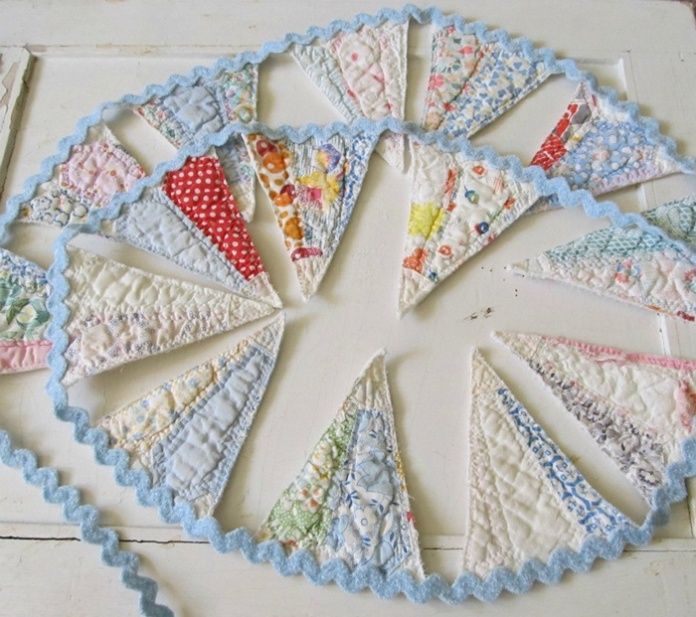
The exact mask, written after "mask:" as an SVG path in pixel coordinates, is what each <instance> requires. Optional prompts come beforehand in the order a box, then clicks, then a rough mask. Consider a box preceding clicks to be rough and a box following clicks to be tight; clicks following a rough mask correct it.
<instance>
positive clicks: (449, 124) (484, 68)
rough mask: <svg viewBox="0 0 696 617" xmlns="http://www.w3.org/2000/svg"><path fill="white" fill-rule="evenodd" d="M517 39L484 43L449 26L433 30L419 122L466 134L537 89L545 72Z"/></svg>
mask: <svg viewBox="0 0 696 617" xmlns="http://www.w3.org/2000/svg"><path fill="white" fill-rule="evenodd" d="M550 74H551V73H550V71H549V69H548V67H547V66H546V64H545V63H544V62H543V61H542V60H541V58H538V57H537V58H534V57H531V56H530V54H528V53H527V52H526V50H524V49H523V48H522V47H521V46H520V45H519V44H518V43H516V42H515V41H513V42H512V43H511V44H504V43H502V42H500V41H491V42H486V41H482V40H480V39H479V37H477V36H476V34H473V33H472V34H467V33H464V32H462V31H461V30H458V29H457V28H456V27H455V26H453V25H452V26H445V27H443V28H439V29H437V30H436V31H435V32H434V33H433V40H432V51H431V65H430V78H429V81H428V89H427V93H426V98H425V118H424V120H423V126H424V127H425V128H426V129H427V130H430V131H434V130H442V131H446V132H447V133H448V134H450V135H452V136H455V137H456V136H460V135H464V136H467V137H468V136H471V135H473V134H474V133H476V132H477V131H479V130H480V129H482V128H483V127H485V126H486V125H488V124H490V123H491V122H493V120H495V119H496V118H498V117H499V116H500V115H502V114H503V113H505V112H506V111H507V110H509V109H510V108H512V107H514V106H515V105H516V104H517V103H519V102H520V101H521V100H522V99H523V98H524V97H525V96H527V95H528V94H529V93H530V92H532V91H533V90H535V89H536V88H538V87H539V86H540V85H541V84H542V83H543V82H544V81H545V80H546V79H547V78H548V77H549V75H550Z"/></svg>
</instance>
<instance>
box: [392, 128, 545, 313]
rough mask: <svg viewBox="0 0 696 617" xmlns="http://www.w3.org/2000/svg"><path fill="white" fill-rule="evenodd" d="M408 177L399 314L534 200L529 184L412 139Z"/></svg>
mask: <svg viewBox="0 0 696 617" xmlns="http://www.w3.org/2000/svg"><path fill="white" fill-rule="evenodd" d="M411 151H412V153H413V178H412V183H411V204H410V212H409V219H408V230H407V235H406V242H405V246H404V257H403V262H402V268H401V287H400V292H399V314H402V315H403V314H404V313H406V312H407V311H408V310H410V309H411V308H412V307H414V306H415V305H417V304H418V303H419V302H421V301H422V300H423V299H424V298H425V297H426V296H427V295H428V294H429V293H430V292H431V291H432V290H433V289H434V288H435V287H436V286H437V285H438V283H440V281H442V280H444V279H445V278H447V277H448V276H449V275H450V274H452V272H454V271H455V270H456V269H457V268H459V266H461V265H462V264H463V263H464V262H465V261H466V260H467V259H469V258H470V257H471V256H472V255H474V254H476V253H478V252H479V251H480V250H481V249H483V248H484V247H485V246H487V245H488V244H490V243H491V242H493V240H495V239H496V238H497V237H498V234H500V233H501V232H502V231H504V230H505V229H507V227H509V226H510V225H511V224H512V223H514V222H515V221H516V220H517V219H518V218H519V217H520V216H521V215H522V213H523V212H524V211H525V210H526V209H527V208H529V206H530V205H531V204H533V203H534V202H535V201H536V199H537V197H538V193H537V191H536V189H535V188H534V186H533V185H532V183H530V182H519V181H517V180H513V179H512V178H511V177H510V174H509V173H508V172H506V171H502V170H500V169H496V168H495V167H492V166H491V165H490V163H488V162H487V161H483V160H472V159H467V158H466V157H465V156H464V155H463V154H461V153H450V152H444V151H443V150H441V149H440V148H439V147H438V146H428V145H424V144H418V143H416V142H415V141H413V142H412V145H411Z"/></svg>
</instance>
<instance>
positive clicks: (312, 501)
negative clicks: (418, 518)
mask: <svg viewBox="0 0 696 617" xmlns="http://www.w3.org/2000/svg"><path fill="white" fill-rule="evenodd" d="M258 538H259V540H261V541H268V540H277V541H279V542H280V543H281V545H282V546H283V547H284V548H285V550H286V551H287V552H288V553H293V552H295V551H298V550H304V551H308V552H310V553H311V554H312V555H313V556H314V557H315V559H316V560H317V562H318V563H320V564H321V563H324V562H330V561H334V560H341V561H343V562H344V563H345V564H346V565H347V566H348V567H349V568H351V569H353V568H374V569H377V570H378V571H379V572H381V573H383V574H385V575H387V576H389V575H394V574H396V573H399V572H401V573H408V574H410V575H411V576H412V577H413V578H415V579H416V580H422V579H423V565H422V563H421V558H420V550H419V548H418V534H417V532H416V528H415V526H414V518H413V514H412V513H411V509H410V506H409V498H408V493H407V490H406V481H405V479H404V477H403V469H402V465H401V459H400V456H399V450H398V446H397V443H396V434H395V431H394V418H393V411H392V405H391V400H390V396H389V387H388V385H387V373H386V368H385V365H384V352H380V353H379V354H377V355H376V356H375V357H374V358H373V359H372V360H371V361H370V363H369V364H368V366H367V367H366V368H365V370H364V372H363V373H362V374H361V375H360V377H358V379H357V381H356V382H355V384H354V385H353V388H352V390H351V392H350V394H349V395H348V397H347V398H346V400H345V401H344V403H343V405H342V406H341V409H340V410H339V412H338V415H337V416H336V419H335V420H334V421H333V422H332V423H331V425H330V426H329V428H328V429H327V431H326V432H325V433H324V435H323V436H322V437H321V439H320V440H319V443H318V444H317V445H316V446H315V448H314V450H313V451H312V454H311V455H310V457H309V460H308V461H307V463H306V465H305V466H304V468H303V469H302V471H301V472H300V475H299V476H297V478H296V479H295V481H294V482H293V483H292V484H291V485H290V486H289V487H288V488H287V489H286V490H285V492H284V493H283V494H282V495H281V497H280V499H279V500H278V502H277V503H276V505H275V506H274V507H273V509H272V510H271V513H270V515H269V516H268V518H267V520H266V521H265V523H264V524H263V526H262V527H261V530H260V531H259V533H258Z"/></svg>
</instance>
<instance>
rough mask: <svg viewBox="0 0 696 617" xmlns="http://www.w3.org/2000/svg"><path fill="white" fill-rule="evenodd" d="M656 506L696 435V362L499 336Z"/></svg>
mask: <svg viewBox="0 0 696 617" xmlns="http://www.w3.org/2000/svg"><path fill="white" fill-rule="evenodd" d="M496 337H497V338H498V339H499V340H500V341H501V342H502V343H503V344H505V345H506V346H507V347H508V348H510V349H511V350H512V351H513V352H514V353H515V354H517V355H518V356H519V357H520V358H521V359H522V360H524V361H525V362H527V364H529V366H530V367H531V369H532V370H533V371H534V372H535V373H537V375H539V376H540V377H541V378H542V379H543V380H544V382H545V383H546V385H547V386H548V387H549V388H550V389H551V391H552V392H553V393H554V394H555V395H556V396H557V397H558V398H560V399H561V401H563V404H564V405H565V407H566V409H567V410H568V411H569V412H570V413H571V414H573V416H575V417H576V418H577V419H578V420H579V421H580V422H581V424H583V425H584V427H585V428H586V429H587V431H588V432H589V434H590V435H591V436H592V438H593V439H594V440H595V441H596V442H597V443H598V444H599V446H600V448H602V450H603V451H604V452H605V453H606V454H607V455H608V456H609V457H610V458H612V459H613V460H614V461H615V463H616V464H617V465H618V467H619V468H620V469H621V471H623V473H624V474H625V475H626V477H627V478H628V479H629V480H630V481H631V482H632V483H633V485H634V486H635V487H636V488H637V489H638V490H639V491H640V493H641V494H642V495H643V496H644V497H645V499H646V500H647V501H648V502H649V503H650V502H651V497H652V494H653V492H654V491H655V489H656V488H658V487H659V486H662V485H663V484H664V483H665V481H666V474H665V471H666V468H667V466H668V465H669V464H671V463H674V462H676V461H678V460H680V459H681V458H682V453H681V443H682V441H683V440H684V438H686V437H687V436H689V435H691V434H692V433H693V432H694V416H696V361H694V360H681V359H678V358H672V357H669V356H658V355H651V354H644V353H632V352H628V351H623V350H621V349H615V348H612V347H606V346H604V345H592V344H590V343H583V342H581V341H574V340H571V339H567V338H563V337H552V336H541V335H536V334H517V333H497V334H496Z"/></svg>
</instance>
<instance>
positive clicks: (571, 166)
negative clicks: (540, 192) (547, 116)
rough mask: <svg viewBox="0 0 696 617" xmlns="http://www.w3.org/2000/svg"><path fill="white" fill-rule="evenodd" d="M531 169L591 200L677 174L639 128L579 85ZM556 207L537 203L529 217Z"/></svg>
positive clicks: (641, 126) (656, 143) (669, 159)
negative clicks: (563, 181)
mask: <svg viewBox="0 0 696 617" xmlns="http://www.w3.org/2000/svg"><path fill="white" fill-rule="evenodd" d="M531 164H532V165H539V166H540V167H542V168H543V169H544V170H545V171H546V173H547V175H548V176H549V177H550V178H558V177H562V178H565V179H566V180H567V181H568V184H569V185H570V188H571V189H587V190H588V191H590V192H591V193H592V194H593V195H602V194H604V193H609V192H611V191H615V190H617V189H620V188H623V187H626V186H630V185H632V184H637V183H639V182H645V181H646V180H653V179H655V178H660V177H662V176H666V175H669V174H673V173H677V172H679V171H681V170H682V168H681V166H680V164H679V163H678V162H677V161H675V160H674V158H673V157H672V156H671V155H670V154H669V152H668V151H667V148H666V147H665V145H664V144H663V143H661V142H659V141H656V140H655V139H654V138H653V137H652V136H651V135H650V134H649V133H648V132H647V131H646V128H645V125H644V124H641V123H639V122H637V121H636V120H635V119H633V118H632V117H631V115H630V114H629V113H628V112H627V111H626V110H623V109H621V108H619V107H618V106H616V105H615V104H614V103H612V102H611V100H609V99H608V98H607V97H606V96H604V95H601V94H598V93H596V92H595V91H594V90H593V89H592V87H591V86H590V85H589V84H588V83H587V82H584V81H583V82H580V84H579V85H578V89H577V91H576V92H575V95H574V96H573V99H572V100H571V102H570V103H569V104H568V108H567V109H566V111H565V113H564V114H563V116H562V117H561V119H560V120H559V121H558V123H557V124H556V126H555V128H554V129H553V131H551V133H550V134H549V135H548V137H547V138H546V140H545V141H544V143H543V144H542V145H541V148H540V149H539V151H538V152H537V153H536V154H535V155H534V158H533V159H532V162H531ZM559 206H560V204H559V203H558V201H557V200H556V199H542V200H540V201H539V202H538V203H536V204H534V206H533V207H532V208H530V210H529V213H532V212H541V211H544V210H549V209H552V208H558V207H559Z"/></svg>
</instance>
